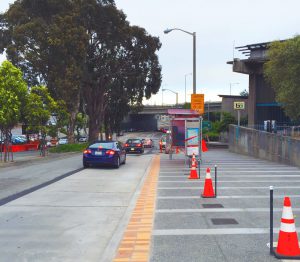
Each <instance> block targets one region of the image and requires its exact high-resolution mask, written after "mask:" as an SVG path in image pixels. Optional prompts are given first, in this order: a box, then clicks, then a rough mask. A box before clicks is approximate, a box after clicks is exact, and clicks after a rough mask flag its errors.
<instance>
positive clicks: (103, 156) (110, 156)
mask: <svg viewBox="0 0 300 262" xmlns="http://www.w3.org/2000/svg"><path fill="white" fill-rule="evenodd" d="M82 161H83V166H84V167H85V168H87V167H89V166H91V165H111V166H114V167H116V168H119V166H120V164H121V163H123V164H125V163H126V150H125V148H124V147H123V146H122V144H121V143H120V142H118V141H96V142H94V143H93V144H91V145H89V146H88V147H87V148H86V149H85V150H84V151H83V160H82Z"/></svg>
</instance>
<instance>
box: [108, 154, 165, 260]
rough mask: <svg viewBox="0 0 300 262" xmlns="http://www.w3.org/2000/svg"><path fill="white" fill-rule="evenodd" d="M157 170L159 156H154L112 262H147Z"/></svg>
mask: <svg viewBox="0 0 300 262" xmlns="http://www.w3.org/2000/svg"><path fill="white" fill-rule="evenodd" d="M159 168H160V156H159V155H156V156H155V157H154V159H153V162H152V166H151V169H150V172H149V174H148V176H147V178H146V180H145V183H144V185H143V187H142V190H141V194H140V196H139V198H138V200H137V203H136V206H135V208H134V210H133V212H132V215H131V219H130V221H129V224H128V226H127V228H126V230H125V233H124V235H123V239H122V241H121V243H120V245H119V248H118V250H117V254H116V256H115V259H114V260H113V261H114V262H147V261H148V260H149V252H150V243H151V234H152V227H153V218H154V210H155V200H156V188H157V181H158V174H159Z"/></svg>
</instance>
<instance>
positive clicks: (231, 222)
mask: <svg viewBox="0 0 300 262" xmlns="http://www.w3.org/2000/svg"><path fill="white" fill-rule="evenodd" d="M211 222H212V223H213V224H214V225H237V224H238V222H237V221H236V220H235V219H233V218H212V219H211Z"/></svg>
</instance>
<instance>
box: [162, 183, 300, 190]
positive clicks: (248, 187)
mask: <svg viewBox="0 0 300 262" xmlns="http://www.w3.org/2000/svg"><path fill="white" fill-rule="evenodd" d="M270 183H271V182H270ZM280 188H288V189H289V188H290V189H292V188H300V186H276V189H280ZM158 189H159V190H179V189H198V190H200V189H203V188H202V187H191V186H190V187H158ZM218 189H268V190H269V187H268V186H235V187H231V186H219V187H218Z"/></svg>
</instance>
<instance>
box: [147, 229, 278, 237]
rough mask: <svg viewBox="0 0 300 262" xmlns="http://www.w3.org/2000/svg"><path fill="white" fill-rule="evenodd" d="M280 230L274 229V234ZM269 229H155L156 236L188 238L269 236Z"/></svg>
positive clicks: (153, 233)
mask: <svg viewBox="0 0 300 262" xmlns="http://www.w3.org/2000/svg"><path fill="white" fill-rule="evenodd" d="M278 231H279V229H278V228H274V233H278ZM269 232H270V229H269V228H210V229H206V228H205V229H155V230H153V232H152V235H154V236H187V235H250V234H268V233H269Z"/></svg>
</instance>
